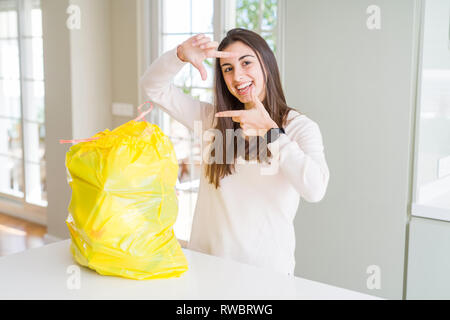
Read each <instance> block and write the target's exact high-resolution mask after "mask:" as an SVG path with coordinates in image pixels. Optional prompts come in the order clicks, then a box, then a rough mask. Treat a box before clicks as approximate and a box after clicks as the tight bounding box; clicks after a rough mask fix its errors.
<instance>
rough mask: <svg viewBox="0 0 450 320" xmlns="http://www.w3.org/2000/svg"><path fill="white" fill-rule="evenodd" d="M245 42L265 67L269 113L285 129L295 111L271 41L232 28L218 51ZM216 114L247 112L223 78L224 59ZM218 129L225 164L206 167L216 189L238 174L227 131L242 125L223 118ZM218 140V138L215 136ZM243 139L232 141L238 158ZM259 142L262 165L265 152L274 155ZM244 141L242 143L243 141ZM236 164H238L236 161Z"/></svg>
mask: <svg viewBox="0 0 450 320" xmlns="http://www.w3.org/2000/svg"><path fill="white" fill-rule="evenodd" d="M236 41H241V42H242V43H244V44H246V45H247V46H249V47H250V48H252V49H253V51H255V53H256V55H257V58H258V61H259V63H260V64H261V66H262V69H263V75H264V82H265V88H266V96H265V98H264V101H262V103H263V104H264V107H265V108H266V110H267V112H268V113H269V115H270V117H271V118H272V120H273V121H275V123H276V124H277V125H278V126H279V127H283V126H284V124H285V123H286V119H287V116H288V113H289V111H290V110H295V109H293V108H290V107H288V106H287V104H286V99H285V97H284V93H283V88H282V85H281V81H280V74H279V71H278V64H277V61H276V58H275V55H274V54H273V52H272V50H271V49H270V47H269V45H268V44H267V42H266V41H265V40H264V39H263V38H262V37H261V36H260V35H259V34H257V33H255V32H253V31H250V30H246V29H243V28H235V29H231V30H229V31H228V32H227V35H226V37H225V38H224V39H223V40H222V41H221V42H220V44H219V47H218V48H217V50H218V51H222V50H224V49H225V48H226V47H228V46H229V45H230V44H232V43H234V42H236ZM214 85H215V96H214V98H215V100H214V101H215V103H214V105H215V112H220V111H226V110H244V109H245V107H244V104H243V103H242V102H240V101H239V100H238V99H237V98H236V97H235V96H233V95H232V93H231V92H230V91H229V90H228V87H227V85H226V83H225V80H224V78H223V74H222V70H221V67H220V58H216V61H215V79H214ZM214 129H216V130H219V131H220V132H221V133H222V139H223V143H222V147H223V149H222V155H223V159H224V161H222V163H216V162H213V163H210V164H207V165H206V172H205V175H206V177H207V178H209V183H211V184H214V185H215V187H216V188H218V187H219V186H220V179H222V178H224V177H225V176H227V175H229V174H232V173H233V172H232V170H233V171H234V168H235V165H234V163H229V161H226V160H225V159H229V157H227V156H226V140H229V139H226V130H227V129H232V130H233V132H235V131H236V130H238V129H241V128H240V124H239V123H237V122H234V121H233V120H232V119H231V118H229V117H223V118H222V117H219V118H217V124H216V126H215V127H214ZM214 139H215V137H214ZM238 139H243V138H240V135H235V136H234V138H233V139H232V140H233V141H229V144H230V143H232V144H233V145H234V146H233V148H234V159H233V160H236V158H237V157H238V156H239V154H237V152H236V149H237V144H236V142H237V141H236V140H238ZM257 141H258V144H257V145H258V149H257V154H258V157H257V160H258V162H260V161H261V160H262V159H261V157H260V154H262V152H263V151H265V153H264V154H266V155H267V156H269V157H270V156H271V154H270V150H268V149H267V145H266V144H265V143H264V141H263V139H257ZM241 142H242V141H241ZM244 143H245V160H248V159H249V144H248V143H247V141H245V142H244ZM211 156H215V150H213V151H212V153H211ZM233 162H234V161H233Z"/></svg>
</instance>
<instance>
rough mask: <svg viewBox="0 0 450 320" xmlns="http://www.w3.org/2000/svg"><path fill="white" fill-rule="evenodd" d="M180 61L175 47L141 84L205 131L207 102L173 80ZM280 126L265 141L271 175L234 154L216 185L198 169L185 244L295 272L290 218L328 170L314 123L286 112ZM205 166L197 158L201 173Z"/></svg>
mask: <svg viewBox="0 0 450 320" xmlns="http://www.w3.org/2000/svg"><path fill="white" fill-rule="evenodd" d="M185 64H186V63H185V62H182V61H181V60H180V59H179V58H178V57H177V54H176V49H172V50H170V51H167V52H166V53H164V54H163V55H161V56H160V57H159V58H158V59H157V60H156V61H154V62H153V63H152V65H151V66H150V67H149V68H148V69H147V71H146V72H145V74H144V75H143V76H142V78H141V85H142V87H143V89H144V90H145V92H146V94H147V95H148V97H149V98H150V100H151V101H152V102H155V103H156V104H157V105H158V107H160V108H161V109H162V110H164V111H165V112H167V113H168V114H169V115H170V116H172V117H173V118H174V119H176V120H177V121H179V122H180V123H182V124H183V125H185V126H186V127H187V128H189V129H190V130H191V131H193V130H194V122H195V121H202V129H203V130H207V129H209V128H211V127H213V126H214V125H213V124H212V122H213V121H217V119H214V114H215V110H214V106H213V105H212V104H210V103H207V102H203V101H199V100H197V99H194V98H192V97H191V96H189V95H186V94H185V93H183V92H182V90H181V89H179V88H177V87H176V86H174V85H173V84H172V80H173V78H174V77H175V76H176V74H177V73H178V72H179V71H180V70H181V69H182V68H183V66H184V65H185ZM214 124H215V122H214ZM284 129H285V131H286V134H282V135H281V136H280V137H279V138H278V139H277V140H276V141H275V142H274V143H271V144H269V145H268V148H269V149H270V151H271V152H272V153H273V157H279V158H278V159H279V160H278V162H277V163H278V168H279V169H278V170H277V173H275V174H271V175H268V174H264V175H263V174H261V169H262V167H263V166H264V165H263V164H257V163H254V162H253V163H250V162H246V161H243V159H242V158H239V159H240V161H241V163H237V164H236V166H235V169H236V171H235V173H233V174H231V175H228V176H226V177H225V178H223V179H222V180H221V181H220V187H219V189H216V188H215V187H214V185H212V184H210V183H209V182H208V180H207V178H206V177H205V176H204V174H202V175H201V177H200V186H199V193H198V198H197V204H196V207H195V213H194V220H193V225H192V231H191V239H190V241H189V244H188V248H189V249H192V250H196V251H200V252H203V253H206V254H211V255H216V256H220V257H225V258H230V259H233V260H237V261H240V262H243V263H247V264H251V265H255V266H260V267H265V268H269V269H272V270H275V271H278V272H282V273H285V274H290V275H293V274H294V267H295V256H294V254H295V232H294V224H293V220H294V217H295V214H296V212H297V209H298V205H299V202H300V196H301V197H302V198H303V199H305V200H306V201H308V202H318V201H320V200H321V199H322V198H323V197H324V195H325V192H326V189H327V186H328V180H329V170H328V166H327V163H326V160H325V155H324V152H323V151H324V147H323V143H322V135H321V132H320V129H319V126H318V125H317V124H316V123H315V122H314V121H312V120H311V119H309V118H308V117H307V116H305V115H300V114H299V113H298V112H295V111H290V113H289V115H288V120H287V124H286V125H284ZM275 143H278V145H277V146H278V148H274V147H273V145H274V144H275ZM277 149H278V151H277ZM275 159H277V158H275ZM242 162H244V163H242ZM265 166H266V168H267V165H265ZM204 167H205V163H204V162H203V163H202V172H203V173H204Z"/></svg>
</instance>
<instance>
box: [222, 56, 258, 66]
mask: <svg viewBox="0 0 450 320" xmlns="http://www.w3.org/2000/svg"><path fill="white" fill-rule="evenodd" d="M245 57H253V58H254V56H252V55H251V54H247V55H245V56H242V57H240V58H239V61H241V60H242V59H244V58H245ZM227 65H228V66H231V63H224V64H222V65H221V67H223V66H227Z"/></svg>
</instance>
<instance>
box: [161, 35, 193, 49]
mask: <svg viewBox="0 0 450 320" xmlns="http://www.w3.org/2000/svg"><path fill="white" fill-rule="evenodd" d="M190 37H191V35H189V34H187V35H164V36H163V37H162V53H164V52H166V51H169V50H171V49H174V48H176V47H177V46H178V45H179V44H181V43H182V42H183V41H185V40H186V39H189V38H190Z"/></svg>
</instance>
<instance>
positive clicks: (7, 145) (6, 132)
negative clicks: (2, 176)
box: [0, 118, 22, 159]
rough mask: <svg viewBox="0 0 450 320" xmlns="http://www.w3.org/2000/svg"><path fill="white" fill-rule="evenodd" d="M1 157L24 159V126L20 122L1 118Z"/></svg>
mask: <svg viewBox="0 0 450 320" xmlns="http://www.w3.org/2000/svg"><path fill="white" fill-rule="evenodd" d="M0 155H3V156H9V157H12V158H16V159H22V125H21V121H20V120H12V119H5V118H0Z"/></svg>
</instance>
